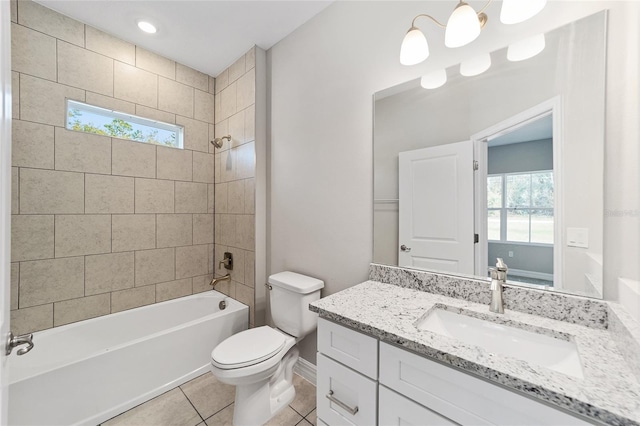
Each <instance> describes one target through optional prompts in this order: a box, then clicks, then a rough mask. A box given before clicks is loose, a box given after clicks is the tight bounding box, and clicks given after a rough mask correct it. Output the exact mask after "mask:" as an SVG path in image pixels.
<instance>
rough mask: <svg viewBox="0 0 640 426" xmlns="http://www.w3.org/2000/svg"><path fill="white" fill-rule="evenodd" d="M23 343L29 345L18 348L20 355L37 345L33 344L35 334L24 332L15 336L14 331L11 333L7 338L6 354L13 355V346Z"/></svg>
mask: <svg viewBox="0 0 640 426" xmlns="http://www.w3.org/2000/svg"><path fill="white" fill-rule="evenodd" d="M21 345H27V347H26V348H22V349H20V350H18V355H24V354H26V353H27V352H29V351H30V350H31V349H33V347H34V346H35V345H34V344H33V334H23V335H21V336H14V335H13V333H11V332H10V333H9V337H8V338H7V348H6V350H5V354H7V355H11V352H12V351H13V348H15V347H17V346H21Z"/></svg>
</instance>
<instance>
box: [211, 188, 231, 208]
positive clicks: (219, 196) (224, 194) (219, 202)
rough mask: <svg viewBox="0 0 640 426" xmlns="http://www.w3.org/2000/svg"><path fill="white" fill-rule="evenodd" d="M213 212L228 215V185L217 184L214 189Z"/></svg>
mask: <svg viewBox="0 0 640 426" xmlns="http://www.w3.org/2000/svg"><path fill="white" fill-rule="evenodd" d="M215 197H216V201H215V206H214V209H215V212H216V213H228V212H229V207H228V200H229V198H228V197H229V184H228V183H217V184H216V189H215Z"/></svg>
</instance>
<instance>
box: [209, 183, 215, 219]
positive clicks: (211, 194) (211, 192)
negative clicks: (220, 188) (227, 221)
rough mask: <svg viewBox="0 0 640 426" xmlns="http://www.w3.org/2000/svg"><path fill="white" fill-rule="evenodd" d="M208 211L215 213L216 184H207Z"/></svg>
mask: <svg viewBox="0 0 640 426" xmlns="http://www.w3.org/2000/svg"><path fill="white" fill-rule="evenodd" d="M207 213H209V214H213V213H215V185H213V184H211V183H210V184H208V185H207Z"/></svg>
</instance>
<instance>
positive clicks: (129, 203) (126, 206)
mask: <svg viewBox="0 0 640 426" xmlns="http://www.w3.org/2000/svg"><path fill="white" fill-rule="evenodd" d="M133 203H134V200H133V178H131V177H121V176H107V175H92V174H87V175H85V178H84V212H85V213H133V211H134V210H133Z"/></svg>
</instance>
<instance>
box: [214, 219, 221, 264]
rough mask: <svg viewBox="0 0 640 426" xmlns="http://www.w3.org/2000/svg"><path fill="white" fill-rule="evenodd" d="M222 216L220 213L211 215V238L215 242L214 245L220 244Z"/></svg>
mask: <svg viewBox="0 0 640 426" xmlns="http://www.w3.org/2000/svg"><path fill="white" fill-rule="evenodd" d="M222 216H223V215H222V214H216V215H214V216H213V240H214V241H215V242H216V247H217V245H218V244H222ZM216 254H217V252H216ZM216 265H217V263H216Z"/></svg>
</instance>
